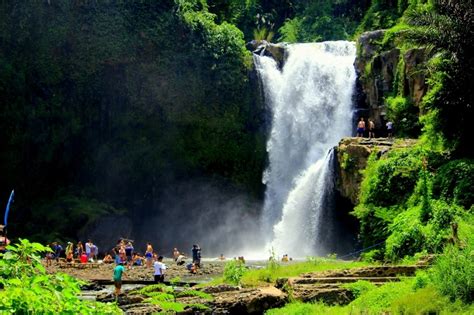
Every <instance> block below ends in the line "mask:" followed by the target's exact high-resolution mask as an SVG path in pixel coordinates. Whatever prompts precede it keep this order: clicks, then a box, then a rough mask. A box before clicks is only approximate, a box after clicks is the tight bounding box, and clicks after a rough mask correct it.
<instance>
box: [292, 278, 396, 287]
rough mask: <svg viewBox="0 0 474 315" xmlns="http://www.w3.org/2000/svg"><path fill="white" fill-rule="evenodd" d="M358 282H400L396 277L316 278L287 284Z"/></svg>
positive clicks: (302, 279)
mask: <svg viewBox="0 0 474 315" xmlns="http://www.w3.org/2000/svg"><path fill="white" fill-rule="evenodd" d="M359 280H363V281H369V282H392V281H400V278H398V277H318V278H309V277H305V278H299V277H298V278H289V279H288V284H290V285H295V284H315V283H336V284H337V283H352V282H357V281H359Z"/></svg>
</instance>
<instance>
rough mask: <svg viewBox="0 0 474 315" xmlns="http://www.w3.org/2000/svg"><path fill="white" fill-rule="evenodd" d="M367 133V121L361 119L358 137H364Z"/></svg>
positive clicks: (358, 126) (358, 125) (358, 124)
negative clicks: (365, 132)
mask: <svg viewBox="0 0 474 315" xmlns="http://www.w3.org/2000/svg"><path fill="white" fill-rule="evenodd" d="M364 131H365V121H364V118H363V117H361V118H360V120H359V123H357V137H363V136H364Z"/></svg>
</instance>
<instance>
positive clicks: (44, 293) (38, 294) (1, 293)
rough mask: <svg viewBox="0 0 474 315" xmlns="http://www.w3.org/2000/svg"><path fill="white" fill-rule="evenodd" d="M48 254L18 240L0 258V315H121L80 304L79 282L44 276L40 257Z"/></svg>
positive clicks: (109, 307) (104, 307)
mask: <svg viewBox="0 0 474 315" xmlns="http://www.w3.org/2000/svg"><path fill="white" fill-rule="evenodd" d="M48 250H50V249H49V248H47V247H44V246H43V245H41V244H39V243H30V242H29V241H28V240H26V239H21V240H20V241H19V243H18V244H15V245H10V246H8V252H7V253H5V254H0V287H2V289H0V313H2V314H4V313H5V314H7V313H8V314H37V313H43V314H53V313H54V314H73V313H74V314H78V313H80V314H121V311H120V309H119V308H118V307H117V306H116V305H115V304H103V303H99V302H93V301H83V300H80V299H79V298H78V294H79V292H80V285H81V284H83V282H81V281H79V280H77V279H75V278H73V277H71V276H69V275H67V274H64V273H55V274H48V273H47V272H46V270H45V268H44V266H43V265H42V263H41V257H40V254H44V253H45V252H47V251H48Z"/></svg>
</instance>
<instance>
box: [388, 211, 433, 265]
mask: <svg viewBox="0 0 474 315" xmlns="http://www.w3.org/2000/svg"><path fill="white" fill-rule="evenodd" d="M390 232H391V234H390V236H389V237H388V238H387V241H386V251H385V252H386V256H387V257H388V258H390V259H392V260H397V259H398V258H401V257H404V256H406V255H414V254H415V253H417V252H418V251H420V250H421V249H422V248H423V244H424V241H425V239H424V235H423V232H422V225H421V222H420V207H413V208H411V209H408V210H406V211H404V212H403V213H401V214H399V215H398V216H397V217H396V218H395V219H394V221H393V223H392V224H391V225H390Z"/></svg>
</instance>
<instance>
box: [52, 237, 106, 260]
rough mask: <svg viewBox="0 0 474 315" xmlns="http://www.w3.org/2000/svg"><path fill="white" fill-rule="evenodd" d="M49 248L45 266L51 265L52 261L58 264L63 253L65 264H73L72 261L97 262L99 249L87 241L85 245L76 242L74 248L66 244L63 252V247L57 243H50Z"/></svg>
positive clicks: (72, 245)
mask: <svg viewBox="0 0 474 315" xmlns="http://www.w3.org/2000/svg"><path fill="white" fill-rule="evenodd" d="M49 247H50V248H51V252H50V253H47V254H46V264H47V265H48V266H50V265H51V262H52V260H56V262H59V259H60V258H61V257H62V255H63V252H64V256H65V258H66V261H67V262H73V261H74V259H76V260H78V261H80V262H81V263H87V262H88V261H90V262H93V261H94V260H97V257H98V255H99V248H98V247H97V245H95V244H94V243H93V242H92V241H91V240H87V242H86V243H85V244H83V243H82V242H81V241H78V242H77V244H76V245H75V246H74V244H73V243H72V242H67V245H66V249H65V250H63V247H62V246H61V244H59V243H58V242H53V243H51V244H50V245H49Z"/></svg>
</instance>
